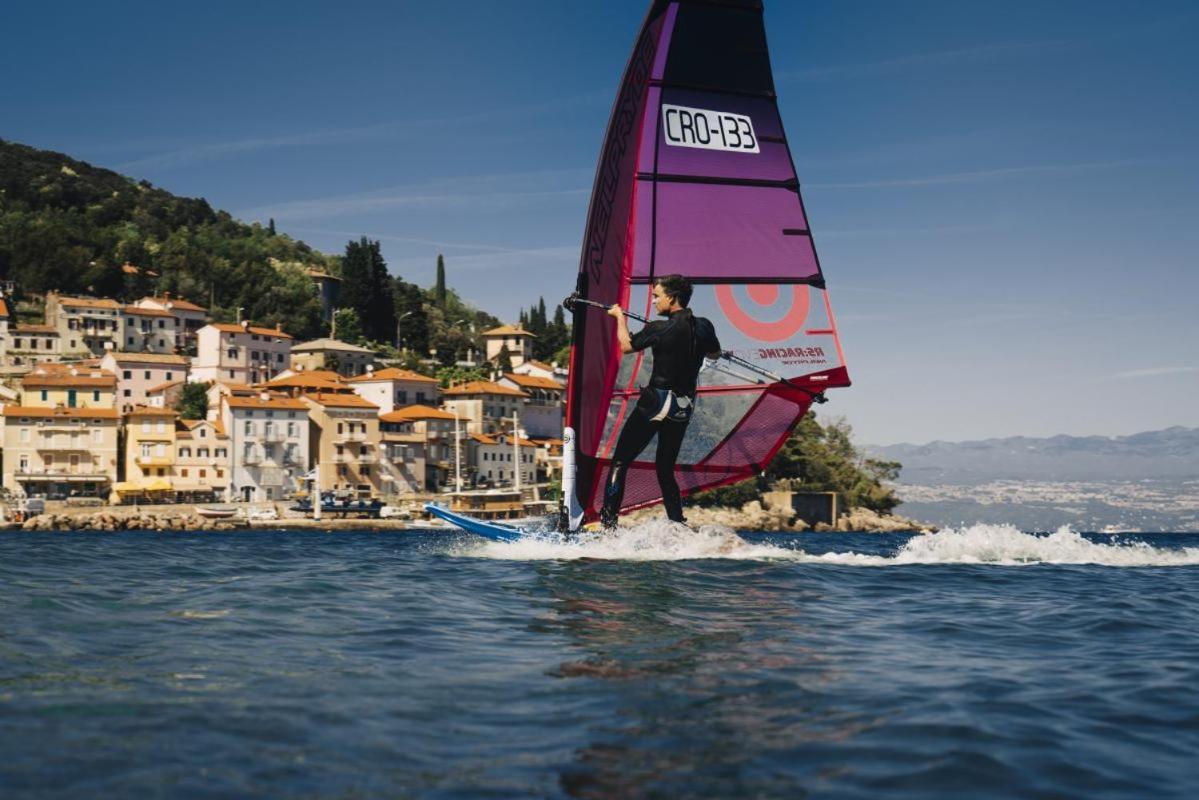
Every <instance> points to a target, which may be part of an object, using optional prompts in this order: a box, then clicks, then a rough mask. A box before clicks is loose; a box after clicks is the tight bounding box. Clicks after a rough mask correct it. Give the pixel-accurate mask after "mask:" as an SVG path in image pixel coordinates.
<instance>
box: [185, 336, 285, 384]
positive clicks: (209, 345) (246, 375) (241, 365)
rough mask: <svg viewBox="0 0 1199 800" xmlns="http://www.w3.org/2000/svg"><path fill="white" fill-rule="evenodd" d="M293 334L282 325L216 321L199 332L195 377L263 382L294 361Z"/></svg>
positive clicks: (236, 381) (198, 379) (230, 381)
mask: <svg viewBox="0 0 1199 800" xmlns="http://www.w3.org/2000/svg"><path fill="white" fill-rule="evenodd" d="M291 344H292V338H291V336H289V335H288V334H286V333H284V332H283V330H282V329H280V328H277V327H276V328H263V327H260V326H257V325H251V324H250V323H249V322H242V323H241V324H240V325H232V324H224V323H215V322H214V323H212V324H209V325H205V326H204V327H203V328H201V329H200V330H199V332H198V333H197V334H196V357H195V358H194V359H193V360H192V374H191V380H193V381H224V382H227V383H262V382H263V381H269V380H270V379H271V378H273V377H274V376H275V375H276V374H277V373H279V372H281V371H283V370H284V369H287V368H288V366H289V365H290V364H291Z"/></svg>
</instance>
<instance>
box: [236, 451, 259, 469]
mask: <svg viewBox="0 0 1199 800" xmlns="http://www.w3.org/2000/svg"><path fill="white" fill-rule="evenodd" d="M262 460H263V459H262V453H245V454H243V455H242V457H241V463H243V464H245V465H246V466H248V467H253V466H256V465H258V464H261V463H262Z"/></svg>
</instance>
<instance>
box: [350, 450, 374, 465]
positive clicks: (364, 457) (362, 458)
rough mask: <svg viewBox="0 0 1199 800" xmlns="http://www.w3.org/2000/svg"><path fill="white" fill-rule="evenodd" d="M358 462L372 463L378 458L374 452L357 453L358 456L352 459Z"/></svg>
mask: <svg viewBox="0 0 1199 800" xmlns="http://www.w3.org/2000/svg"><path fill="white" fill-rule="evenodd" d="M354 460H355V461H357V462H358V463H359V464H374V463H376V462H378V460H379V458H378V456H376V455H375V454H374V453H359V454H358V458H356V459H354Z"/></svg>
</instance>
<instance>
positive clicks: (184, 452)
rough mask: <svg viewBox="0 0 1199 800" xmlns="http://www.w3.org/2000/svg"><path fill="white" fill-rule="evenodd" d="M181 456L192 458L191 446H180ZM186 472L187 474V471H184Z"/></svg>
mask: <svg viewBox="0 0 1199 800" xmlns="http://www.w3.org/2000/svg"><path fill="white" fill-rule="evenodd" d="M179 457H180V458H191V457H192V449H191V448H190V447H180V448H179ZM184 474H185V475H186V474H187V473H184Z"/></svg>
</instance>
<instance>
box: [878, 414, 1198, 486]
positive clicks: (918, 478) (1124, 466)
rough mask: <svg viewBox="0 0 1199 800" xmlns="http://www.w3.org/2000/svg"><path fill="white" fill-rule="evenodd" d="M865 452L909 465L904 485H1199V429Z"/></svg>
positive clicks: (901, 479) (902, 446)
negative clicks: (1004, 482)
mask: <svg viewBox="0 0 1199 800" xmlns="http://www.w3.org/2000/svg"><path fill="white" fill-rule="evenodd" d="M862 450H863V452H865V453H866V455H868V456H870V457H872V458H882V459H887V460H891V461H898V462H900V463H901V464H903V470H902V472H901V473H900V476H899V482H900V483H901V484H919V485H932V484H956V485H962V486H970V485H976V484H981V483H985V482H988V481H994V480H1015V481H1135V480H1146V479H1148V480H1171V481H1173V480H1187V479H1194V478H1199V428H1183V427H1178V426H1176V427H1173V428H1166V429H1165V430H1160V431H1148V432H1145V433H1137V434H1133V435H1131V436H1053V437H1050V438H1047V439H1035V438H1030V437H1026V436H1012V437H1008V438H1006V439H986V440H983V441H973V442H940V441H938V442H930V443H928V444H919V445H917V444H894V445H888V446H886V447H879V446H872V445H865V446H864V447H862Z"/></svg>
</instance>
